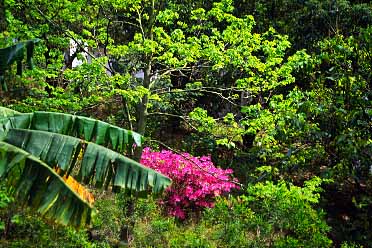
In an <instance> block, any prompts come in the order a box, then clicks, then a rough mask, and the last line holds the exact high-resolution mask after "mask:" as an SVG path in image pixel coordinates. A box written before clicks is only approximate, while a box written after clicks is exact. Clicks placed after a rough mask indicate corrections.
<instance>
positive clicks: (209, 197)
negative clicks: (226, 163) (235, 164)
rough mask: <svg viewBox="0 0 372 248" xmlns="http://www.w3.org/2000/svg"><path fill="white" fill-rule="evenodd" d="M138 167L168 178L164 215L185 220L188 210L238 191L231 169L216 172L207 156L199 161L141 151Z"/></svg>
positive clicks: (190, 210)
mask: <svg viewBox="0 0 372 248" xmlns="http://www.w3.org/2000/svg"><path fill="white" fill-rule="evenodd" d="M141 164H143V165H145V166H147V167H150V168H152V169H154V170H156V171H158V172H160V173H162V174H164V175H166V176H168V177H170V178H171V179H172V181H173V182H172V185H171V186H170V187H169V188H168V189H167V191H166V194H165V197H164V199H162V200H161V201H160V204H162V205H164V206H165V207H166V209H167V212H168V214H170V215H173V216H176V217H178V218H180V219H185V218H186V217H187V214H188V213H190V212H192V211H200V210H202V209H203V208H211V207H213V206H214V200H215V198H216V197H217V196H219V195H221V194H224V193H228V192H230V191H231V190H232V189H234V188H239V187H238V186H237V185H236V184H235V183H234V182H236V179H232V177H231V176H232V173H233V171H232V170H231V169H227V170H224V169H220V168H217V167H215V166H214V165H213V163H212V161H211V158H210V156H202V157H200V158H198V157H193V156H191V155H190V154H188V153H183V154H182V155H180V154H176V153H173V152H171V151H167V150H163V151H161V152H153V151H151V149H150V148H148V147H146V148H144V150H143V153H142V157H141Z"/></svg>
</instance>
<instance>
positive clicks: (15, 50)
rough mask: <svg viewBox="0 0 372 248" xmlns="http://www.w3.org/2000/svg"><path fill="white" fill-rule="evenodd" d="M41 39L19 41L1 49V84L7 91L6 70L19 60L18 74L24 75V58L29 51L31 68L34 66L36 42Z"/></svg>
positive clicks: (28, 57) (28, 59) (28, 58)
mask: <svg viewBox="0 0 372 248" xmlns="http://www.w3.org/2000/svg"><path fill="white" fill-rule="evenodd" d="M39 41H40V40H39V39H32V40H27V41H23V42H19V43H17V44H15V45H13V46H9V47H6V48H1V49H0V84H1V85H2V88H3V89H4V90H5V91H7V90H8V89H7V85H6V83H5V80H4V78H5V71H6V70H8V69H9V67H10V66H11V65H12V64H13V63H14V62H15V61H17V75H22V60H23V58H24V55H25V50H26V51H27V64H28V67H29V68H30V69H32V68H33V61H32V56H33V54H34V47H35V43H37V42H39Z"/></svg>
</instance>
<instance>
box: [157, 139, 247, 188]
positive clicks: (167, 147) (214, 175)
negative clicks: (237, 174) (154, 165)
mask: <svg viewBox="0 0 372 248" xmlns="http://www.w3.org/2000/svg"><path fill="white" fill-rule="evenodd" d="M150 142H155V143H158V144H160V145H161V146H163V147H165V148H166V149H168V150H170V151H171V152H173V153H176V154H178V155H180V156H181V157H182V158H184V159H185V160H187V161H189V162H191V163H192V164H193V165H195V166H196V167H197V168H198V169H199V170H201V171H204V172H205V173H207V174H209V175H211V176H213V177H215V178H216V179H217V180H219V181H222V182H229V183H233V184H235V185H237V186H239V187H240V188H241V189H244V188H245V186H244V185H243V184H241V183H238V182H236V181H234V180H227V179H221V178H219V177H217V176H216V174H215V173H211V172H210V171H208V170H206V169H204V168H203V167H201V166H200V165H198V164H197V163H195V161H193V160H192V159H190V158H189V157H187V156H185V154H183V153H182V152H181V151H178V150H176V149H174V148H172V147H170V146H168V145H166V144H165V143H163V142H161V141H159V140H153V139H151V140H150Z"/></svg>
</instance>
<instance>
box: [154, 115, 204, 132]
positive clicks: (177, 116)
mask: <svg viewBox="0 0 372 248" xmlns="http://www.w3.org/2000/svg"><path fill="white" fill-rule="evenodd" d="M148 115H165V116H170V117H176V118H180V119H182V120H183V121H184V122H185V123H186V124H187V125H189V126H190V127H191V128H192V129H194V130H195V131H198V129H197V128H196V127H195V126H194V125H192V124H191V123H190V122H189V121H188V120H187V118H186V117H184V116H181V115H175V114H169V113H163V112H151V113H148Z"/></svg>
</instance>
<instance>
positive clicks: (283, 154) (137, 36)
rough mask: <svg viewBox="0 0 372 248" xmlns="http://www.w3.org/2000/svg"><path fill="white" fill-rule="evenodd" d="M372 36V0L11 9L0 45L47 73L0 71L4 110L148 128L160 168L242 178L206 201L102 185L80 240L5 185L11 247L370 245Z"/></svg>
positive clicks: (65, 1) (86, 3)
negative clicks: (16, 49)
mask: <svg viewBox="0 0 372 248" xmlns="http://www.w3.org/2000/svg"><path fill="white" fill-rule="evenodd" d="M371 24H372V4H371V3H370V1H362V0H360V1H347V0H325V1H321V0H309V1H307V0H302V1H301V0H270V1H267V0H265V1H264V0H255V1H244V0H242V1H233V0H223V1H221V2H215V1H189V0H184V1H153V0H144V1H136V0H126V1H121V0H120V1H119V0H111V1H107V0H76V1H69V0H56V1H44V0H22V1H15V0H2V1H0V47H1V48H5V47H9V46H12V45H14V44H16V43H19V42H21V41H25V40H29V41H30V40H31V41H32V43H34V44H33V46H34V49H33V54H32V55H33V56H32V58H33V64H34V65H35V66H34V67H33V68H31V67H30V66H29V65H27V64H26V63H23V64H21V65H19V63H18V68H17V63H14V64H12V65H10V66H8V67H5V66H3V64H2V65H0V66H2V67H1V70H2V71H0V74H1V75H0V76H1V84H2V85H1V88H2V90H1V92H0V94H1V102H0V104H1V105H2V106H4V107H7V108H11V109H13V110H16V111H19V112H34V111H53V112H62V113H69V114H74V115H81V116H88V117H93V118H96V119H99V120H103V121H106V122H108V123H111V124H114V125H116V126H119V127H123V128H126V129H129V130H135V131H136V132H138V133H139V134H141V135H143V136H144V137H145V146H146V147H151V150H148V149H145V150H143V147H137V148H136V149H135V150H134V152H133V154H130V155H131V156H132V158H134V159H135V160H137V161H141V162H142V163H144V164H146V165H148V166H150V167H151V166H152V168H156V167H157V166H161V163H160V165H158V164H157V163H159V161H170V162H169V164H172V166H176V169H177V171H182V169H183V168H184V167H186V168H187V166H190V168H192V170H196V171H198V172H194V174H198V173H199V174H202V175H201V177H203V176H205V174H208V173H209V174H208V175H209V176H212V177H213V176H214V175H215V174H213V173H217V172H211V171H208V170H211V169H210V168H212V167H208V168H209V169H208V168H207V169H206V171H204V170H202V169H201V168H199V167H198V166H197V165H196V164H198V163H199V162H200V163H213V164H214V165H215V166H216V167H220V168H222V169H228V170H227V171H225V172H226V173H227V174H229V175H227V174H226V177H224V179H223V180H220V179H218V178H217V177H216V178H217V179H218V180H220V181H221V182H216V185H219V186H218V187H220V188H215V189H213V194H209V195H204V196H200V197H205V200H206V203H203V204H204V205H203V204H201V203H200V202H199V203H197V199H196V198H198V197H197V196H195V197H194V198H193V197H189V198H188V199H187V200H185V202H183V201H182V200H179V199H178V198H169V197H170V195H169V193H168V195H167V196H166V197H168V198H164V197H165V196H163V198H162V197H160V200H159V199H153V198H146V199H138V198H137V197H135V196H132V197H129V198H128V197H125V195H124V194H123V193H119V194H112V193H109V192H100V191H95V190H93V189H92V191H93V193H94V194H95V197H96V208H97V210H98V213H97V216H96V217H95V218H94V219H93V220H92V224H91V225H90V226H87V227H85V228H82V229H75V228H73V227H70V226H67V227H64V226H61V225H58V224H56V223H53V222H52V221H50V220H46V219H45V218H43V217H41V216H40V215H38V214H36V213H35V212H34V211H32V210H30V209H28V208H27V209H26V208H22V207H21V206H20V205H17V204H16V203H17V201H16V200H15V199H14V198H13V197H12V196H11V195H10V194H9V192H8V191H7V189H6V188H5V187H4V186H2V188H1V192H0V195H1V199H0V209H1V211H0V216H1V222H0V223H1V224H0V230H1V231H2V236H1V243H0V245H3V246H5V247H34V244H39V246H40V247H112V246H114V247H115V246H120V245H129V246H130V247H151V246H152V247H330V246H334V247H371V246H372V243H371V240H372V236H371V234H372V232H371V229H372V226H371V223H372V195H371V194H372V193H371V192H372V135H371V133H372V91H371V86H372V74H371V69H372V39H371V36H372V26H371ZM36 39H37V40H36ZM25 54H26V53H25ZM0 55H3V54H2V53H0ZM28 55H29V54H27V56H28ZM30 56H31V54H30ZM25 57H26V56H25ZM21 59H22V58H21ZM3 61H4V60H3ZM77 64H79V65H77ZM16 74H21V75H16ZM163 149H166V150H167V152H168V153H162V154H160V155H159V154H157V153H156V152H157V151H161V150H163ZM181 152H187V153H188V154H187V155H185V153H181ZM156 156H158V157H156ZM185 156H186V157H191V156H194V157H200V161H199V160H198V159H197V158H194V157H191V158H192V159H188V158H185ZM203 156H210V158H211V161H209V160H208V159H209V158H208V157H207V158H205V157H204V158H203ZM154 157H156V159H154ZM141 158H142V159H141ZM193 159H196V160H193ZM174 161H183V162H182V163H180V164H178V163H176V162H174ZM192 161H196V162H192ZM208 166H209V165H208ZM230 169H232V171H233V176H230V174H231V173H230V172H232V171H230ZM161 172H162V173H164V174H166V172H167V171H166V170H163V171H161ZM172 173H173V174H174V172H172ZM221 173H222V172H221ZM169 176H170V177H171V175H169ZM188 176H190V175H189V174H187V173H186V174H182V176H181V177H180V179H177V180H176V179H174V178H172V177H171V178H172V179H173V181H174V182H173V185H176V187H178V190H180V189H181V188H182V189H186V187H188V186H190V185H196V181H197V180H201V179H200V178H198V179H194V180H195V181H192V180H191V181H187V180H186V178H187V177H188ZM183 180H184V181H183ZM210 180H212V179H210ZM218 180H217V181H218ZM185 181H187V182H185ZM223 183H231V184H233V185H234V186H226V185H223V186H221V185H222V184H223ZM87 187H88V186H87ZM195 187H196V186H195ZM216 187H217V186H216ZM200 199H201V198H199V200H200ZM203 199H204V198H203ZM178 201H179V202H180V203H179V204H174V205H172V204H173V203H174V202H178ZM164 202H168V205H167V204H166V203H164ZM172 202H173V203H172ZM169 204H170V205H169ZM212 205H213V206H214V207H213V208H210V207H211V206H212ZM14 206H16V207H14ZM17 206H18V207H17ZM176 207H177V209H178V210H177V211H178V212H177V211H176V210H175V208H176ZM10 208H15V209H12V211H9V209H10ZM169 209H173V210H174V211H173V212H172V211H169ZM179 211H181V213H182V214H180V212H179ZM10 212H11V213H10Z"/></svg>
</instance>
